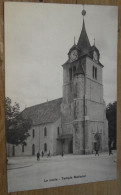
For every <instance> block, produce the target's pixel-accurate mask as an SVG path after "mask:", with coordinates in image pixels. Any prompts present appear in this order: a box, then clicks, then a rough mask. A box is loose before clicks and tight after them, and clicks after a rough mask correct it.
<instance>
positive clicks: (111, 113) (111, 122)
mask: <svg viewBox="0 0 121 195" xmlns="http://www.w3.org/2000/svg"><path fill="white" fill-rule="evenodd" d="M116 112H117V102H116V101H115V102H113V103H109V104H108V105H107V108H106V117H107V119H108V128H109V142H110V144H111V143H112V142H113V147H114V148H116V135H117V128H116Z"/></svg>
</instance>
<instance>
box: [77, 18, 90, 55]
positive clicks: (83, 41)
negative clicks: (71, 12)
mask: <svg viewBox="0 0 121 195" xmlns="http://www.w3.org/2000/svg"><path fill="white" fill-rule="evenodd" d="M77 46H78V48H79V49H80V50H81V51H83V52H84V53H88V51H89V49H90V46H91V45H90V42H89V39H88V36H87V32H86V29H85V23H84V19H83V25H82V30H81V34H80V37H79V40H78V43H77Z"/></svg>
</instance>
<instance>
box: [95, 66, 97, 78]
mask: <svg viewBox="0 0 121 195" xmlns="http://www.w3.org/2000/svg"><path fill="white" fill-rule="evenodd" d="M95 79H97V68H95Z"/></svg>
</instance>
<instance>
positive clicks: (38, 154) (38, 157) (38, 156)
mask: <svg viewBox="0 0 121 195" xmlns="http://www.w3.org/2000/svg"><path fill="white" fill-rule="evenodd" d="M39 160H40V153H39V152H37V161H39Z"/></svg>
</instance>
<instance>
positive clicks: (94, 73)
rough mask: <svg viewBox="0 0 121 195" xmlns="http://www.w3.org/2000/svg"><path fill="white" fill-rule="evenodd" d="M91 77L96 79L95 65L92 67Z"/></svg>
mask: <svg viewBox="0 0 121 195" xmlns="http://www.w3.org/2000/svg"><path fill="white" fill-rule="evenodd" d="M92 77H93V79H97V68H96V67H94V66H93V67H92Z"/></svg>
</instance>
